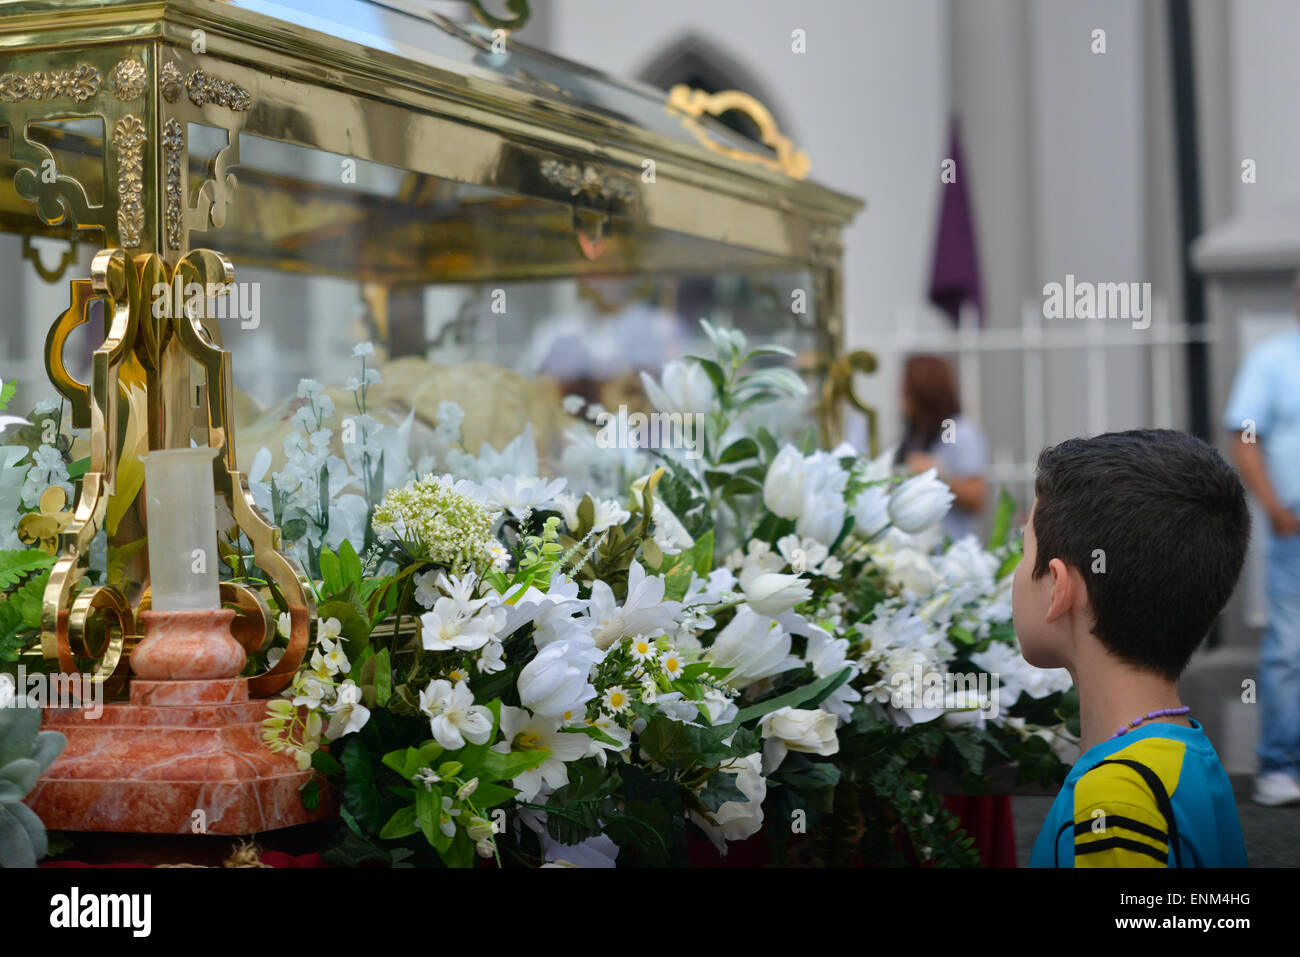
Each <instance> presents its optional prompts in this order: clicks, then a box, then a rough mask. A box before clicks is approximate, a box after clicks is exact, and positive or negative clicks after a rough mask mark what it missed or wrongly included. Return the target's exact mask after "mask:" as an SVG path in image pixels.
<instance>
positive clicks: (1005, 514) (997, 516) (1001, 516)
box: [989, 489, 1016, 549]
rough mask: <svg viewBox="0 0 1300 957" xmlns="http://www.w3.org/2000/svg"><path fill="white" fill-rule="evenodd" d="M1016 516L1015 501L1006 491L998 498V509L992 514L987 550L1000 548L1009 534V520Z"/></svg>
mask: <svg viewBox="0 0 1300 957" xmlns="http://www.w3.org/2000/svg"><path fill="white" fill-rule="evenodd" d="M1015 514H1016V500H1015V499H1014V498H1012V497H1011V493H1010V492H1008V491H1007V490H1006V489H1003V490H1002V494H1001V495H999V496H998V507H997V510H996V511H995V512H994V513H993V531H992V532H991V533H990V534H989V548H990V549H993V548H1001V547H1002V546H1003V545H1005V544H1006V543H1007V538H1008V537H1009V536H1010V533H1011V519H1012V517H1013V516H1014V515H1015Z"/></svg>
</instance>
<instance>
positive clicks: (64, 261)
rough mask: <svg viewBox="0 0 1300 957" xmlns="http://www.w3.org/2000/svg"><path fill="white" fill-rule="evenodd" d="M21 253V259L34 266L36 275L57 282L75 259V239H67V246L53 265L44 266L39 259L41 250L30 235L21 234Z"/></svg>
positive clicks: (47, 280)
mask: <svg viewBox="0 0 1300 957" xmlns="http://www.w3.org/2000/svg"><path fill="white" fill-rule="evenodd" d="M22 255H23V259H25V260H27V261H28V262H29V263H31V264H32V266H33V267H34V268H35V270H36V275H38V276H40V277H41V278H42V279H44V280H45V281H46V282H58V281H59V280H60V279H62V278H63V275H64V273H66V272H67V271H68V267H69V266H71V265H72V264H73V263H75V262H76V261H77V241H76V240H75V239H72V240H69V241H68V248H67V249H65V250H64V251H63V253H62V255H60V256H59V262H58V264H57V265H55V266H53V267H46V265H45V263H43V262H42V261H41V251H40V250H39V249H37V248H36V246H35V245H34V244H33V243H32V237H31V236H23V253H22Z"/></svg>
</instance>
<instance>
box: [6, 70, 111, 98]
mask: <svg viewBox="0 0 1300 957" xmlns="http://www.w3.org/2000/svg"><path fill="white" fill-rule="evenodd" d="M99 82H100V81H99V71H98V70H96V69H95V68H94V67H93V66H91V65H90V64H89V63H78V64H77V65H76V66H73V67H70V68H69V69H66V70H34V71H33V72H31V73H6V74H4V75H3V76H0V100H4V101H5V102H7V103H21V102H23V101H24V100H57V99H68V100H72V101H73V102H75V103H85V102H86V101H87V100H88V99H90V98H91V97H92V96H94V95H95V94H96V93H98V92H99Z"/></svg>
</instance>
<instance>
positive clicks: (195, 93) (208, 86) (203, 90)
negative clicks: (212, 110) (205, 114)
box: [185, 70, 253, 113]
mask: <svg viewBox="0 0 1300 957" xmlns="http://www.w3.org/2000/svg"><path fill="white" fill-rule="evenodd" d="M185 92H186V93H187V94H189V97H190V102H191V103H193V104H194V105H195V106H204V105H205V104H208V103H215V104H217V105H218V106H224V107H225V108H226V109H228V110H234V111H235V112H236V113H241V112H243V111H244V110H247V109H248V108H249V107H251V106H252V105H253V97H252V95H251V94H250V93H249V92H248V91H247V90H245V89H244V88H243V87H242V86H240V85H239V84H238V83H233V82H231V81H230V80H222V79H220V78H219V77H215V76H213V75H212V74H211V73H204V72H203V71H202V70H191V71H190V73H189V75H188V76H187V77H185Z"/></svg>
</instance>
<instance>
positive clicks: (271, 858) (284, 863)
mask: <svg viewBox="0 0 1300 957" xmlns="http://www.w3.org/2000/svg"><path fill="white" fill-rule="evenodd" d="M262 863H263V864H269V865H270V866H271V867H328V866H329V865H328V864H326V863H325V860H324V858H322V857H321V856H320V855H319V854H303V855H300V856H298V857H294V856H293V855H292V854H284V853H282V852H280V851H266V852H264V853H263V854H262ZM40 866H41V867H153V866H154V865H153V864H87V863H85V862H83V861H46V862H45V863H43V864H41V865H40Z"/></svg>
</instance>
